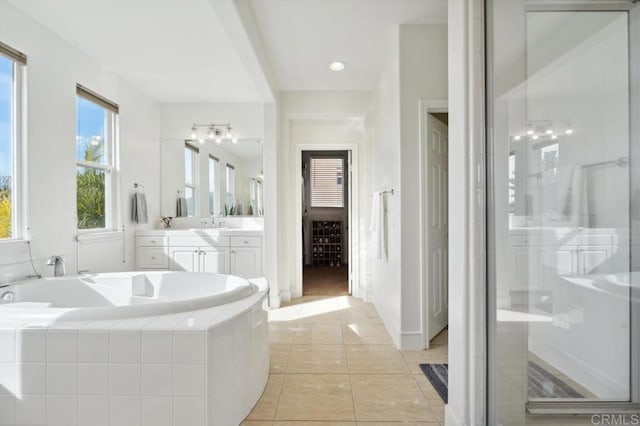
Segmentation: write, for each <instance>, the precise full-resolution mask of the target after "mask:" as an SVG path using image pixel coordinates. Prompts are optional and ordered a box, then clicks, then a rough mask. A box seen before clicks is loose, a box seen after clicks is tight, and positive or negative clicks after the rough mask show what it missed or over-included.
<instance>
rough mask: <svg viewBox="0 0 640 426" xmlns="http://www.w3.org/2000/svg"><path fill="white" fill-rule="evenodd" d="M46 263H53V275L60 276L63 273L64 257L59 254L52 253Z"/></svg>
mask: <svg viewBox="0 0 640 426" xmlns="http://www.w3.org/2000/svg"><path fill="white" fill-rule="evenodd" d="M47 265H53V276H54V277H62V276H64V274H65V270H64V259H63V258H62V257H61V256H57V255H53V256H51V257H50V258H49V260H48V261H47Z"/></svg>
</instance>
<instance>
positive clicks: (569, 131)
mask: <svg viewBox="0 0 640 426" xmlns="http://www.w3.org/2000/svg"><path fill="white" fill-rule="evenodd" d="M564 132H565V133H566V134H568V135H571V134H573V129H567V130H565V131H564Z"/></svg>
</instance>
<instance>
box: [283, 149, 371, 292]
mask: <svg viewBox="0 0 640 426" xmlns="http://www.w3.org/2000/svg"><path fill="white" fill-rule="evenodd" d="M303 151H351V164H349V179H348V182H349V183H348V185H349V189H350V191H349V192H350V193H349V198H350V200H351V205H350V206H349V207H350V209H349V218H350V219H351V223H348V225H347V226H348V230H349V251H348V256H347V259H348V260H349V288H350V289H351V295H352V296H354V297H362V296H363V295H360V294H359V293H360V292H359V289H360V279H359V278H360V258H359V257H358V253H359V252H360V243H359V237H360V236H359V229H360V220H359V219H360V216H359V214H360V212H359V209H358V207H359V202H358V200H359V199H360V192H359V189H360V187H359V182H358V158H359V157H358V144H357V143H352V142H349V143H298V144H296V150H295V161H294V174H295V179H294V182H295V185H296V190H295V200H294V208H295V213H294V214H295V225H294V226H295V230H296V231H295V240H296V245H295V247H296V249H295V257H294V259H295V271H296V275H295V283H294V288H293V295H292V296H293V297H302V268H303V265H302V262H303V259H302V244H303V241H302V231H301V230H302V173H301V172H302V152H303Z"/></svg>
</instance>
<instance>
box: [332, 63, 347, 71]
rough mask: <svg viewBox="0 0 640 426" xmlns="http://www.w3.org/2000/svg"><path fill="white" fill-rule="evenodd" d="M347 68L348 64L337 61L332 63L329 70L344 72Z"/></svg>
mask: <svg viewBox="0 0 640 426" xmlns="http://www.w3.org/2000/svg"><path fill="white" fill-rule="evenodd" d="M345 66H346V64H345V63H344V62H341V61H335V62H331V63H330V64H329V69H330V70H331V71H342V70H343V69H344V67H345Z"/></svg>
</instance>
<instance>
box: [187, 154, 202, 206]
mask: <svg viewBox="0 0 640 426" xmlns="http://www.w3.org/2000/svg"><path fill="white" fill-rule="evenodd" d="M199 154H200V150H199V149H198V148H196V147H195V146H193V145H190V144H188V143H187V144H185V146H184V198H185V199H186V200H187V216H189V217H193V216H195V215H196V194H197V188H198V155H199Z"/></svg>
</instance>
